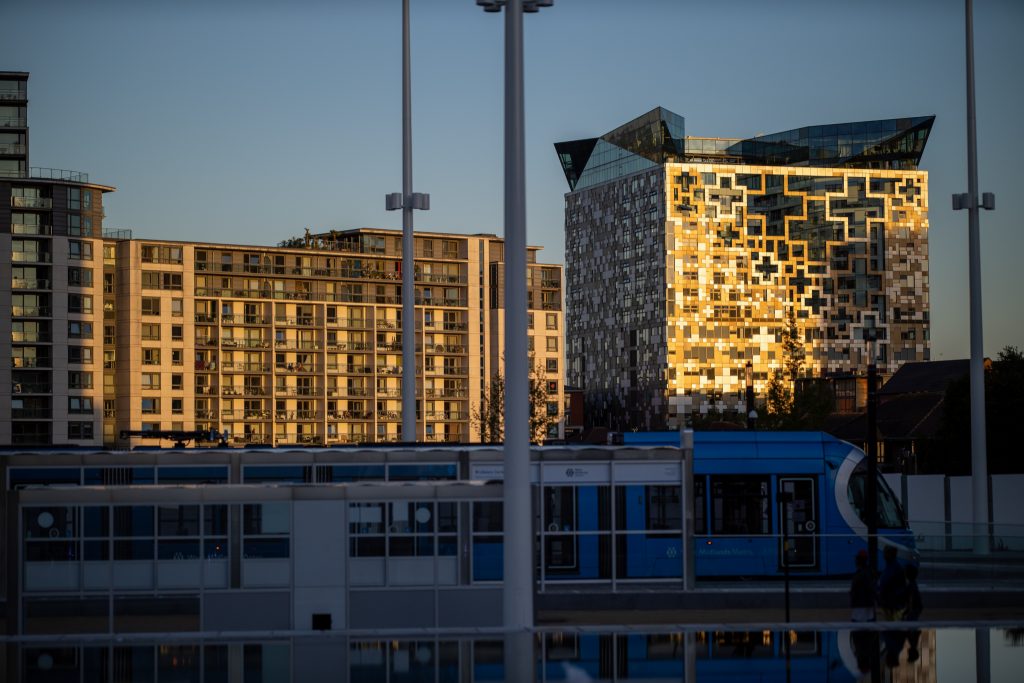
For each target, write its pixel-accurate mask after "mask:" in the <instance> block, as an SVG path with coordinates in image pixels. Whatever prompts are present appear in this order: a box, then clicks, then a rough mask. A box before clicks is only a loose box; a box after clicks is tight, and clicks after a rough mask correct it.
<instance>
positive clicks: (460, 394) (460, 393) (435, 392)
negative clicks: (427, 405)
mask: <svg viewBox="0 0 1024 683" xmlns="http://www.w3.org/2000/svg"><path fill="white" fill-rule="evenodd" d="M423 395H424V396H425V397H426V398H466V397H467V396H469V390H467V389H427V390H426V391H425V392H424V394H423Z"/></svg>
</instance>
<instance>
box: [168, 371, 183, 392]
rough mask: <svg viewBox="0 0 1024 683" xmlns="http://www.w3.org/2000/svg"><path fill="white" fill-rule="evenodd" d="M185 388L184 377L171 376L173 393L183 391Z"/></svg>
mask: <svg viewBox="0 0 1024 683" xmlns="http://www.w3.org/2000/svg"><path fill="white" fill-rule="evenodd" d="M184 387H185V380H184V375H177V374H175V375H171V391H181V390H182V389H183V388H184Z"/></svg>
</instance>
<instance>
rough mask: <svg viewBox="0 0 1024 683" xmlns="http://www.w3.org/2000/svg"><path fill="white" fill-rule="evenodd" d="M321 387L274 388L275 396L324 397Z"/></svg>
mask: <svg viewBox="0 0 1024 683" xmlns="http://www.w3.org/2000/svg"><path fill="white" fill-rule="evenodd" d="M323 394H324V390H323V389H321V388H319V387H274V395H275V396H323Z"/></svg>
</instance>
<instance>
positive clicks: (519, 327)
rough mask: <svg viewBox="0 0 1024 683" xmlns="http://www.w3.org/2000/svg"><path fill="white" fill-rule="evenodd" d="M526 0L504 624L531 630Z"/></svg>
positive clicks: (513, 205) (512, 158) (509, 319)
mask: <svg viewBox="0 0 1024 683" xmlns="http://www.w3.org/2000/svg"><path fill="white" fill-rule="evenodd" d="M523 117H524V107H523V0H508V2H507V3H506V4H505V508H504V522H505V559H504V570H505V574H504V582H505V595H504V605H503V606H504V622H505V627H506V628H508V629H523V628H532V627H533V533H532V528H531V527H532V515H531V512H530V415H529V409H530V403H529V401H530V399H529V368H528V362H529V359H528V357H527V348H526V316H527V311H526V164H525V157H526V153H525V136H524V124H523Z"/></svg>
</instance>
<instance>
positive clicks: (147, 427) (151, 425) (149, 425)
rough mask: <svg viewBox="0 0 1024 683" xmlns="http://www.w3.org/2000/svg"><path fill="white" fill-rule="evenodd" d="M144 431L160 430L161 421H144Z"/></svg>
mask: <svg viewBox="0 0 1024 683" xmlns="http://www.w3.org/2000/svg"><path fill="white" fill-rule="evenodd" d="M142 431H144V432H159V431H160V423H159V422H143V423H142Z"/></svg>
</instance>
